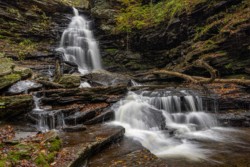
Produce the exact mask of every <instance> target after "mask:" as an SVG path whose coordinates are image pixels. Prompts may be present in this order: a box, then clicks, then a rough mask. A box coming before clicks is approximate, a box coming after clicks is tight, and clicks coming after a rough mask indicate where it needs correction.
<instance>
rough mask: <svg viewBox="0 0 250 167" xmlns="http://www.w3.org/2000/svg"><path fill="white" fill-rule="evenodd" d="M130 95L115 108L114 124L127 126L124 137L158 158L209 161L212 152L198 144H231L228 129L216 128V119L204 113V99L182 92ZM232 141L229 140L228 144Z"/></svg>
mask: <svg viewBox="0 0 250 167" xmlns="http://www.w3.org/2000/svg"><path fill="white" fill-rule="evenodd" d="M181 94H182V96H184V97H180V96H172V95H171V92H169V91H166V92H148V91H144V92H141V93H135V92H129V93H128V95H127V97H126V98H125V99H124V100H121V101H120V102H118V103H116V104H115V105H114V106H113V110H114V111H115V121H114V122H113V124H115V125H121V126H123V127H125V129H126V133H125V135H126V136H128V137H131V138H133V139H135V140H137V141H139V142H140V143H141V144H142V145H143V146H144V147H145V148H147V149H149V150H150V151H151V152H152V153H153V154H155V155H156V156H158V157H161V158H166V157H184V158H187V159H190V160H195V161H199V160H208V158H209V156H210V155H211V153H212V150H208V149H204V148H202V146H201V145H199V144H198V143H197V141H207V140H208V141H213V142H232V140H230V138H228V137H227V136H226V132H227V131H228V130H226V129H224V128H217V127H218V123H217V121H216V119H215V118H214V117H213V116H211V115H210V114H208V113H205V112H203V111H202V110H203V105H202V99H201V98H199V97H198V96H195V95H193V96H191V95H190V94H189V93H188V92H181ZM229 140H230V141H229Z"/></svg>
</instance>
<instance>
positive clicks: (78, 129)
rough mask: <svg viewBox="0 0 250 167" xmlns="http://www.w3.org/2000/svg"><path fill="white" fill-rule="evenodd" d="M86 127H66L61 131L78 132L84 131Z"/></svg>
mask: <svg viewBox="0 0 250 167" xmlns="http://www.w3.org/2000/svg"><path fill="white" fill-rule="evenodd" d="M86 129H87V127H86V126H84V125H75V126H66V127H64V128H63V131H65V132H79V131H84V130H86Z"/></svg>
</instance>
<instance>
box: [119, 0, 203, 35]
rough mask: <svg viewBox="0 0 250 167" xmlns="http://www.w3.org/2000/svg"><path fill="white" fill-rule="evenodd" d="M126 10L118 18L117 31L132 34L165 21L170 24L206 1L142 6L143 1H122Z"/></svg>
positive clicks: (170, 0)
mask: <svg viewBox="0 0 250 167" xmlns="http://www.w3.org/2000/svg"><path fill="white" fill-rule="evenodd" d="M120 2H121V3H122V4H123V5H124V8H122V9H121V10H120V13H119V14H118V15H117V16H116V23H117V27H116V29H117V30H118V31H124V32H130V31H131V30H132V29H142V28H146V27H151V26H154V25H157V24H159V23H160V22H162V21H164V20H168V22H169V23H171V21H172V20H173V18H174V17H178V16H179V15H180V14H182V13H184V12H189V11H191V9H192V8H193V7H194V6H195V5H196V4H198V3H201V2H204V0H193V1H186V0H163V1H161V2H158V3H156V4H152V3H150V4H146V5H142V3H141V0H139V1H136V0H120Z"/></svg>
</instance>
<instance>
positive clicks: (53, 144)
mask: <svg viewBox="0 0 250 167" xmlns="http://www.w3.org/2000/svg"><path fill="white" fill-rule="evenodd" d="M61 146H62V141H61V140H60V139H59V138H56V139H53V140H52V141H50V142H49V143H48V144H47V147H48V150H49V151H50V152H54V151H59V150H60V148H61Z"/></svg>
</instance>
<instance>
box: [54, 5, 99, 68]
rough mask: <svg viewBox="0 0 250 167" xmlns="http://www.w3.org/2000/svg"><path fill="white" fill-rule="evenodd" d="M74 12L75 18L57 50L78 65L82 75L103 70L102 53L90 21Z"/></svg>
mask: <svg viewBox="0 0 250 167" xmlns="http://www.w3.org/2000/svg"><path fill="white" fill-rule="evenodd" d="M73 10H74V15H75V16H74V17H73V18H72V20H71V22H70V24H69V26H68V28H67V29H65V30H64V32H63V34H62V38H61V42H60V47H59V48H58V49H57V50H58V51H61V52H63V53H64V59H65V60H66V61H71V62H74V63H75V64H77V65H78V69H79V72H81V73H87V72H89V71H92V70H94V69H101V68H102V66H101V58H100V51H99V48H98V44H97V41H96V40H95V38H94V35H93V33H92V31H91V29H90V21H88V20H86V19H85V18H84V17H82V16H80V15H79V12H78V10H77V9H75V8H73Z"/></svg>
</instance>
